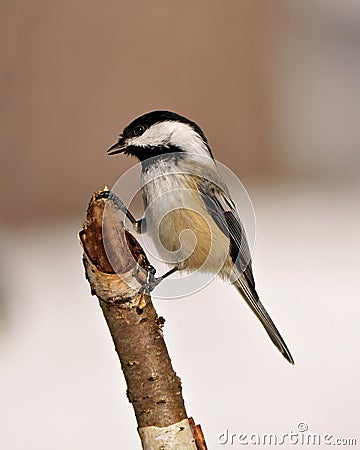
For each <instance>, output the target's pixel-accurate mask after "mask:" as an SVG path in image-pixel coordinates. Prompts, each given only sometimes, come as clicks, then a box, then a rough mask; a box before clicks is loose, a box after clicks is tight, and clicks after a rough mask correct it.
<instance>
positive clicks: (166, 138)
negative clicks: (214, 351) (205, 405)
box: [108, 111, 294, 364]
mask: <svg viewBox="0 0 360 450" xmlns="http://www.w3.org/2000/svg"><path fill="white" fill-rule="evenodd" d="M118 153H125V154H126V155H132V156H135V157H136V158H138V159H139V160H140V161H141V164H142V189H141V191H142V196H143V201H144V206H145V211H146V213H145V218H144V219H141V220H138V221H137V220H136V219H135V218H134V217H133V216H132V214H131V213H130V212H129V211H128V210H125V207H124V205H120V209H123V210H124V211H125V212H126V215H127V217H128V218H129V219H130V220H131V222H132V223H133V225H134V226H135V227H136V229H137V231H141V230H142V231H144V230H145V228H146V231H147V232H148V233H149V235H150V237H151V238H152V240H153V241H154V243H155V246H156V247H157V250H158V251H159V253H160V255H162V256H163V258H164V260H165V261H166V262H167V263H169V264H170V265H171V266H172V267H173V268H172V270H171V271H170V272H169V273H173V272H175V271H176V270H181V271H191V272H192V271H196V270H198V271H200V272H207V273H213V274H216V275H219V276H220V277H221V278H223V279H225V280H228V281H230V282H231V283H232V284H233V285H234V286H235V287H236V289H237V290H238V291H239V292H240V294H241V295H242V296H243V298H244V299H245V301H246V302H247V304H248V305H249V306H250V308H251V310H252V311H253V312H254V313H255V315H256V316H257V318H258V319H259V320H260V322H261V323H262V324H263V326H264V328H265V330H266V332H267V333H268V335H269V337H270V339H271V340H272V342H273V343H274V344H275V345H276V347H277V348H278V349H279V351H280V352H281V353H282V354H283V356H284V357H285V358H286V359H287V360H288V361H289V362H290V363H291V364H294V360H293V358H292V356H291V354H290V351H289V350H288V348H287V346H286V344H285V342H284V340H283V339H282V337H281V335H280V333H279V332H278V330H277V328H276V326H275V324H274V323H273V321H272V320H271V318H270V316H269V314H268V313H267V312H266V310H265V308H264V306H263V305H262V303H261V302H260V299H259V296H258V294H257V292H256V289H255V281H254V277H253V273H252V265H251V255H250V251H249V247H248V243H247V239H246V234H245V230H244V228H243V225H242V223H241V221H240V218H239V216H238V212H237V210H236V207H235V205H234V203H233V201H232V200H231V197H230V193H229V190H228V188H227V186H226V184H225V181H224V180H223V178H222V177H221V175H220V173H219V172H218V169H217V166H216V163H215V160H214V158H213V155H212V153H211V149H210V147H209V144H208V141H207V139H206V137H205V135H204V133H203V131H202V130H201V128H200V127H199V126H198V125H197V124H196V123H195V122H192V121H191V120H189V119H187V118H185V117H183V116H180V115H178V114H176V113H173V112H169V111H153V112H150V113H147V114H144V115H142V116H141V117H138V118H137V119H135V120H134V121H133V122H131V123H130V125H128V126H127V127H126V128H125V129H124V131H123V132H122V134H121V136H120V138H119V140H118V142H116V144H114V145H113V146H112V147H111V148H110V149H109V150H108V154H109V155H115V154H118ZM145 221H146V224H145Z"/></svg>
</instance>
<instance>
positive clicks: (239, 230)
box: [200, 182, 255, 290]
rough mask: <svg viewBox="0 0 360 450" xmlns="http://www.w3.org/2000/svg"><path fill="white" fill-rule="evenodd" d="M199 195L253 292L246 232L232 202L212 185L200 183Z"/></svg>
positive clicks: (237, 267)
mask: <svg viewBox="0 0 360 450" xmlns="http://www.w3.org/2000/svg"><path fill="white" fill-rule="evenodd" d="M200 193H201V197H202V200H203V202H204V203H205V206H206V209H207V211H208V213H209V214H210V216H211V217H212V219H213V220H214V222H215V223H216V224H217V226H218V227H219V228H220V229H221V231H222V232H223V233H224V234H225V235H226V236H227V237H228V238H229V240H230V256H231V259H232V261H233V263H234V264H235V267H236V269H237V271H238V272H239V275H240V274H244V276H245V278H246V279H247V280H248V282H249V284H250V286H251V287H252V288H253V290H255V281H254V277H253V274H252V267H251V254H250V249H249V245H248V242H247V238H246V232H245V228H244V226H243V224H242V223H241V220H240V217H239V215H238V212H237V210H236V207H235V205H234V203H233V201H232V200H231V198H230V196H229V195H228V194H227V193H226V192H225V191H224V190H222V189H221V188H219V187H218V186H215V185H214V184H213V183H208V182H207V183H201V184H200Z"/></svg>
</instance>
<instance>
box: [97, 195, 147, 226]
mask: <svg viewBox="0 0 360 450" xmlns="http://www.w3.org/2000/svg"><path fill="white" fill-rule="evenodd" d="M100 198H106V199H108V200H111V201H112V202H113V204H114V206H115V208H116V209H117V210H118V211H121V212H123V213H124V214H125V215H126V217H127V218H128V219H129V220H130V222H131V223H132V226H133V227H134V229H135V231H136V232H137V233H145V231H146V219H145V217H144V218H142V219H139V220H136V219H135V217H134V216H133V215H132V214H131V212H130V211H129V210H128V209H127V207H126V206H125V205H124V202H123V201H122V200H121V199H120V198H119V197H118V196H117V195H116V194H114V193H113V192H111V191H102V192H100V193H99V194H98V195H97V197H96V199H97V200H98V199H100Z"/></svg>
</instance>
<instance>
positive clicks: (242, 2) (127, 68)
mask: <svg viewBox="0 0 360 450" xmlns="http://www.w3.org/2000/svg"><path fill="white" fill-rule="evenodd" d="M0 8H1V18H0V24H1V26H0V35H1V39H0V47H1V54H2V62H1V69H2V70H1V106H0V111H1V144H2V150H1V164H0V183H1V192H2V193H3V195H2V199H1V223H0V244H1V249H2V250H1V256H0V268H1V270H0V377H1V378H0V380H1V384H0V448H1V449H2V450H20V449H23V448H25V447H26V448H27V449H37V450H42V449H44V450H45V449H46V450H48V449H49V448H51V449H52V450H57V449H64V448H66V449H69V450H73V449H74V450H75V449H76V450H81V449H85V448H86V449H87V450H91V449H97V448H99V447H102V448H103V447H105V448H107V449H108V450H111V449H118V448H122V449H123V448H124V449H133V448H134V449H136V448H140V442H139V439H138V437H137V432H136V422H135V419H134V416H133V412H132V408H131V405H130V404H129V403H128V401H127V398H126V395H125V383H124V380H123V376H122V373H121V371H120V369H119V364H118V361H117V357H116V355H115V352H114V350H113V345H112V342H111V339H110V337H109V335H108V330H107V328H106V326H105V322H104V319H103V317H102V315H101V311H100V308H99V306H98V304H97V301H96V299H94V298H92V297H91V296H90V293H89V287H88V285H87V282H86V281H85V279H84V275H83V268H82V264H81V249H80V246H79V244H78V242H77V233H78V231H79V229H80V228H81V224H82V221H83V219H84V216H85V211H86V207H87V203H88V199H89V196H90V194H91V193H92V192H93V191H94V190H98V189H99V188H102V187H103V186H104V185H105V184H106V185H108V186H112V185H113V184H114V183H115V182H116V180H117V179H118V177H119V176H120V175H121V174H123V173H124V172H125V171H126V170H127V169H128V168H129V167H131V166H132V165H133V164H134V162H135V161H134V160H131V159H130V158H125V157H118V158H115V157H114V158H109V157H107V156H106V149H107V148H108V147H109V146H110V145H111V144H112V143H113V142H115V140H116V139H117V136H118V134H119V133H120V132H121V131H122V129H123V128H124V126H125V125H126V124H127V123H129V122H130V121H131V120H132V119H133V118H135V117H136V116H138V115H141V114H143V113H144V112H147V111H150V110H153V109H169V110H172V111H176V112H178V113H180V114H183V115H185V116H187V117H189V118H191V119H193V120H194V121H196V122H197V123H198V124H199V125H200V126H201V127H202V128H203V130H204V131H205V133H206V135H207V137H208V139H209V142H210V145H211V147H212V149H213V152H214V155H215V157H216V158H217V159H218V160H219V161H221V162H222V163H224V164H225V165H228V166H229V167H231V169H232V170H233V171H234V172H235V173H236V174H237V175H238V176H239V178H240V179H241V180H242V182H243V183H244V185H245V187H246V188H247V190H248V192H249V194H250V196H251V198H252V201H253V205H254V208H255V212H256V216H257V244H256V249H255V255H254V271H255V278H256V280H257V286H258V290H259V293H260V295H261V297H262V298H263V299H264V303H265V305H266V306H267V307H268V310H269V312H270V313H271V315H272V317H273V319H274V321H275V322H276V324H277V325H278V327H279V329H280V330H281V332H282V334H283V336H284V338H285V340H286V341H287V343H288V346H289V347H290V349H291V351H292V353H293V355H294V358H295V360H296V365H295V366H294V367H290V365H288V364H287V363H286V362H285V361H284V360H283V359H282V358H281V356H280V355H279V354H278V352H277V351H276V349H275V348H274V347H273V345H272V344H271V342H270V341H269V340H268V338H267V336H266V335H265V334H264V332H263V330H262V328H261V326H260V325H259V324H258V323H257V322H256V321H255V319H254V317H253V316H252V314H251V313H250V311H249V310H248V308H247V307H246V305H244V302H242V301H240V299H239V298H238V296H237V293H236V292H235V290H232V289H231V288H230V287H229V286H226V285H224V284H222V283H221V282H215V283H213V284H212V285H211V287H207V288H206V289H204V290H203V291H201V292H200V293H198V294H196V295H195V296H193V297H192V298H191V299H190V298H187V299H183V300H176V301H159V302H157V303H156V307H157V309H158V312H159V314H160V315H163V316H165V318H166V326H165V337H166V341H167V343H168V346H169V351H170V354H171V355H172V358H173V364H174V366H175V369H176V370H177V372H178V374H179V375H180V377H181V378H182V381H183V392H184V398H185V401H186V405H187V409H188V413H189V415H192V416H193V417H194V418H195V421H196V422H200V423H201V424H202V426H203V429H204V433H205V435H206V439H207V442H208V446H209V448H210V449H214V448H223V447H226V445H221V444H220V442H219V439H218V436H219V435H220V434H221V433H224V431H225V430H226V429H228V430H229V431H230V432H233V433H245V434H251V433H259V434H262V433H266V432H273V433H278V434H281V433H286V432H290V431H291V430H293V431H296V429H297V424H298V423H299V422H305V423H306V424H307V425H308V428H309V432H312V433H319V434H324V433H330V434H332V435H333V436H334V438H357V442H358V443H359V442H360V435H359V427H358V417H359V415H360V402H359V401H360V392H359V384H358V379H359V375H360V361H359V352H358V347H359V344H360V334H359V327H358V317H359V313H360V306H359V304H360V302H359V300H360V296H359V289H358V288H359V286H358V285H359V283H358V280H359V268H360V267H359V257H358V255H359V250H360V239H359V219H360V213H359V194H360V189H359V186H360V182H359V170H360V152H359V144H360V126H359V125H360V124H359V118H360V83H359V80H360V3H359V2H358V1H356V0H342V1H341V2H339V1H335V0H312V1H306V0H305V1H303V0H292V1H285V0H272V1H271V2H269V1H266V0H259V1H250V0H238V1H224V2H220V1H214V0H207V1H204V0H199V1H197V2H188V1H185V2H165V1H160V0H159V1H157V0H155V1H153V2H145V1H140V0H138V1H133V2H131V3H130V2H124V1H113V0H110V1H108V2H105V3H104V2H100V1H96V0H91V1H87V2H85V1H83V0H71V1H70V0H63V1H62V2H49V1H45V0H33V1H31V2H26V1H24V0H11V1H9V0H3V1H2V2H1V3H0ZM138 214H140V211H139V212H138ZM204 311H205V312H206V320H205V321H204V319H203V316H204ZM199 324H200V325H199ZM214 329H216V330H220V332H219V333H218V334H215V333H214V331H213V330H214ZM185 330H186V331H185ZM194 347H196V348H197V352H196V356H195V355H194V352H193V349H194ZM227 445H229V444H227ZM237 445H240V444H237ZM232 447H235V448H236V445H235V444H234V445H233V446H232ZM266 447H267V446H266V445H264V446H263V448H266ZM343 447H345V448H346V445H343Z"/></svg>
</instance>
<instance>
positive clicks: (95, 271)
mask: <svg viewBox="0 0 360 450" xmlns="http://www.w3.org/2000/svg"><path fill="white" fill-rule="evenodd" d="M97 195H98V193H97V194H96V193H95V194H93V195H92V197H91V200H90V204H89V208H88V211H87V220H86V222H85V223H84V226H83V230H82V231H81V232H80V234H79V237H80V241H81V244H82V247H83V250H84V253H83V262H84V267H85V273H86V277H87V279H88V281H89V283H90V287H91V293H92V295H96V296H97V297H98V299H99V303H100V306H101V309H102V311H103V314H104V317H105V320H106V322H107V325H108V327H109V330H110V333H111V336H112V339H113V341H114V344H115V350H116V352H117V354H118V356H119V359H120V363H121V368H122V370H123V373H124V376H125V380H126V384H127V388H128V390H127V396H128V399H129V401H130V402H131V403H132V405H133V408H134V411H135V415H136V419H137V423H138V432H139V435H140V439H141V441H142V445H143V448H144V449H159V450H160V449H161V450H163V449H174V448H177V449H182V450H190V449H191V450H193V449H198V450H206V444H205V440H204V437H203V434H202V431H201V427H200V426H199V425H195V424H194V421H193V420H192V419H191V418H190V419H189V418H188V417H187V414H186V410H185V406H184V400H183V398H182V392H181V381H180V378H178V377H177V375H176V373H175V372H174V370H173V368H172V365H171V360H170V357H169V354H168V352H167V348H166V345H165V342H164V339H163V332H162V328H163V325H164V319H162V318H161V317H158V316H157V314H156V311H155V309H154V306H153V304H152V301H151V297H150V295H148V294H146V293H143V292H140V288H141V287H142V286H143V285H144V283H145V282H146V281H147V276H148V272H149V270H150V267H151V266H150V264H149V261H148V259H147V257H146V255H145V253H144V252H143V249H142V248H141V246H140V244H139V243H138V242H137V240H136V239H135V238H134V236H132V235H131V234H130V233H129V232H128V231H127V230H126V229H125V228H124V226H123V224H122V223H121V222H120V220H119V218H118V213H117V211H116V209H115V207H114V205H113V204H112V202H111V201H106V200H104V199H97ZM104 212H105V214H104Z"/></svg>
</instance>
